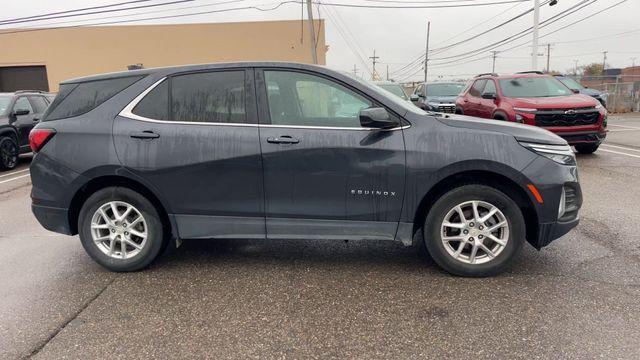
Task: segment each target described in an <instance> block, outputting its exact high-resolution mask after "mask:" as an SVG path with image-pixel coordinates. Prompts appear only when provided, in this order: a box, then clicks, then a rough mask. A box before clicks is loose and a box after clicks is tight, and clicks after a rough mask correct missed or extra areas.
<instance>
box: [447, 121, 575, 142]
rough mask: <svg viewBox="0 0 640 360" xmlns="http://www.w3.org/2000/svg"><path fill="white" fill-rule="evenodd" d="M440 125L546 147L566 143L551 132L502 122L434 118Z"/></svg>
mask: <svg viewBox="0 0 640 360" xmlns="http://www.w3.org/2000/svg"><path fill="white" fill-rule="evenodd" d="M436 119H438V121H440V122H441V123H443V124H445V125H448V126H453V127H458V128H465V129H472V130H484V131H493V132H499V133H503V134H507V135H512V136H513V137H515V138H516V139H517V140H518V141H525V142H532V143H537V144H548V145H566V144H567V142H566V141H565V140H564V139H563V138H561V137H560V136H558V135H556V134H554V133H552V132H551V131H548V130H545V129H543V128H539V127H536V126H531V125H525V124H518V123H514V122H509V121H502V120H488V119H480V118H476V117H471V116H464V115H448V116H447V117H438V118H436Z"/></svg>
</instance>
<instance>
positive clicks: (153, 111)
mask: <svg viewBox="0 0 640 360" xmlns="http://www.w3.org/2000/svg"><path fill="white" fill-rule="evenodd" d="M168 83H169V82H168V81H167V80H165V81H163V82H161V83H160V84H159V85H157V86H156V87H154V88H153V90H151V91H150V92H149V93H148V94H147V95H145V97H144V98H142V100H140V102H139V103H138V105H136V107H135V108H134V109H133V111H132V112H133V113H134V114H136V115H140V116H144V117H146V118H149V119H156V120H167V119H169V90H168V89H169V86H168Z"/></svg>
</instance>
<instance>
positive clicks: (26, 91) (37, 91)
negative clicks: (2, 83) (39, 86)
mask: <svg viewBox="0 0 640 360" xmlns="http://www.w3.org/2000/svg"><path fill="white" fill-rule="evenodd" d="M14 93H15V94H22V93H39V94H45V93H46V91H42V90H16V91H14Z"/></svg>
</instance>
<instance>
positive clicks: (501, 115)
mask: <svg viewBox="0 0 640 360" xmlns="http://www.w3.org/2000/svg"><path fill="white" fill-rule="evenodd" d="M493 118H494V119H495V120H503V121H507V120H509V116H508V115H507V113H505V112H504V111H501V110H496V111H495V112H494V113H493Z"/></svg>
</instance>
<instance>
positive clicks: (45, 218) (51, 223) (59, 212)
mask: <svg viewBox="0 0 640 360" xmlns="http://www.w3.org/2000/svg"><path fill="white" fill-rule="evenodd" d="M31 212H33V215H34V216H35V217H36V219H37V220H38V222H39V223H40V225H42V227H44V228H45V229H47V230H49V231H53V232H57V233H60V234H65V235H73V234H72V233H71V229H70V226H69V209H61V208H55V207H50V206H43V205H36V204H31Z"/></svg>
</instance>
